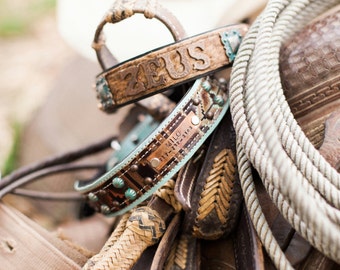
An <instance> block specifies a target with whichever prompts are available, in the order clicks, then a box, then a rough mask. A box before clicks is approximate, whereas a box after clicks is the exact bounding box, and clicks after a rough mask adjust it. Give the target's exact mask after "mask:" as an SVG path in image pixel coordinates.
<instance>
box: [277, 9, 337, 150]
mask: <svg viewBox="0 0 340 270" xmlns="http://www.w3.org/2000/svg"><path fill="white" fill-rule="evenodd" d="M302 41H303V42H302ZM280 72H281V80H282V86H283V88H284V90H285V95H286V97H287V101H288V103H289V105H290V107H291V110H292V112H293V114H294V116H295V118H296V120H297V121H298V123H299V124H300V126H301V128H302V129H303V131H304V132H305V133H306V136H307V137H308V138H309V140H310V141H311V142H312V143H313V144H314V145H315V146H316V147H317V148H318V147H320V145H321V143H322V140H323V137H324V122H325V120H326V118H327V117H328V116H329V115H330V114H331V113H332V112H333V111H334V110H336V109H339V107H340V90H339V89H340V6H338V7H336V9H335V10H332V11H330V12H328V13H326V14H325V15H324V16H322V17H320V18H317V19H316V20H315V21H314V22H313V23H311V24H309V25H308V26H307V27H305V28H304V29H303V30H302V31H300V32H299V33H297V34H296V35H294V37H293V38H292V39H291V40H289V41H287V42H286V43H285V44H284V45H283V46H282V49H281V53H280Z"/></svg>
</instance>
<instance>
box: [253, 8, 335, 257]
mask: <svg viewBox="0 0 340 270" xmlns="http://www.w3.org/2000/svg"><path fill="white" fill-rule="evenodd" d="M301 7H302V8H303V6H301ZM278 23H279V22H278ZM261 42H266V41H265V40H264V37H262V38H261ZM274 47H275V46H274ZM257 48H258V47H256V48H255V52H256V49H257ZM255 52H254V54H255ZM267 55H268V54H267ZM277 57H278V53H277ZM254 59H255V61H256V60H258V59H259V58H258V57H255V56H254ZM277 65H278V64H277ZM269 66H270V65H269ZM255 71H257V70H255ZM277 75H278V74H277ZM255 76H256V75H255ZM268 77H269V78H270V76H268ZM260 87H261V86H260ZM272 89H273V88H272ZM255 97H260V98H261V97H262V96H261V95H258V96H255ZM270 102H272V101H270ZM259 106H261V107H259V108H261V110H263V109H264V108H265V106H264V105H263V104H262V103H261V105H260V104H259ZM265 112H266V113H268V111H265ZM261 116H262V118H260V121H261V120H263V122H265V123H263V124H266V125H267V129H264V134H265V135H267V137H268V138H273V136H275V135H274V134H271V133H270V129H268V125H273V124H274V123H270V121H267V119H266V118H265V117H263V116H264V114H261ZM267 118H268V116H267ZM274 138H275V137H274ZM275 145H277V144H275ZM270 150H271V151H273V150H272V149H270ZM271 154H272V156H275V155H274V154H273V152H272V153H271ZM284 154H285V153H284ZM273 160H274V161H278V162H277V164H276V165H275V167H276V168H282V161H280V160H279V158H275V159H274V158H273ZM307 161H308V160H307ZM289 168H291V165H290V164H289V163H288V166H287V167H286V168H285V169H284V170H282V171H283V172H292V171H291V170H289ZM293 169H294V168H293ZM288 177H294V176H288ZM282 178H283V176H280V178H279V179H282ZM287 179H294V178H287ZM279 183H280V182H279ZM294 183H296V182H294ZM307 184H308V182H307ZM284 187H285V186H284ZM290 187H291V190H290V191H289V190H287V192H288V194H291V192H294V191H296V190H297V191H300V189H299V188H298V187H297V186H295V187H294V186H288V188H290ZM307 187H308V186H307ZM311 187H312V186H310V187H309V189H308V190H307V193H308V192H311V191H314V190H313V189H311ZM295 188H297V189H295ZM307 193H302V192H301V195H300V196H301V197H300V198H301V200H302V202H301V203H297V204H298V206H300V205H301V204H302V206H303V203H306V198H305V197H306V194H307ZM314 194H315V195H314ZM314 194H312V195H313V197H314V201H315V202H318V200H320V198H321V197H320V196H319V194H317V193H315V192H314ZM296 200H298V196H296ZM337 200H338V198H337ZM333 202H334V200H333ZM323 204H324V202H323V201H322V202H321V206H322V207H323V209H320V212H321V213H322V212H324V211H325V212H328V211H332V210H333V209H332V207H328V208H325V206H326V204H324V205H323ZM308 205H310V204H309V203H308V204H306V207H305V209H304V210H301V212H300V214H304V213H305V211H306V210H312V209H313V208H311V207H310V206H308ZM297 209H298V210H299V207H298V208H297ZM336 211H337V210H336ZM337 212H338V211H337ZM337 212H335V213H331V214H329V215H332V214H334V215H335V216H336V215H337V216H338V213H337ZM310 215H311V216H312V217H315V214H314V213H310ZM319 217H320V216H319ZM332 219H333V220H334V219H336V220H335V223H339V222H338V220H339V219H338V217H335V218H332ZM318 220H320V219H316V222H317V221H318ZM320 228H321V229H322V228H324V227H323V225H320ZM337 230H338V229H337V228H335V230H334V231H333V232H334V233H336V232H337ZM325 233H327V231H326V232H325ZM322 235H324V234H322ZM332 239H334V237H331V240H332ZM316 241H317V238H316ZM319 241H320V240H319ZM325 245H329V244H325ZM335 252H337V251H335Z"/></svg>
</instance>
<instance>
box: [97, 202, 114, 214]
mask: <svg viewBox="0 0 340 270" xmlns="http://www.w3.org/2000/svg"><path fill="white" fill-rule="evenodd" d="M100 211H101V212H102V213H103V214H104V215H107V214H109V213H110V212H111V211H110V207H108V206H107V205H105V204H103V205H102V206H100Z"/></svg>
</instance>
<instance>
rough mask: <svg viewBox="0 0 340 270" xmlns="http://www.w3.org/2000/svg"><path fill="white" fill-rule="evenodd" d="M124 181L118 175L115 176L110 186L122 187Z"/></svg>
mask: <svg viewBox="0 0 340 270" xmlns="http://www.w3.org/2000/svg"><path fill="white" fill-rule="evenodd" d="M124 185H125V182H124V180H123V179H122V178H120V177H115V178H113V179H112V186H114V187H115V188H122V187H124Z"/></svg>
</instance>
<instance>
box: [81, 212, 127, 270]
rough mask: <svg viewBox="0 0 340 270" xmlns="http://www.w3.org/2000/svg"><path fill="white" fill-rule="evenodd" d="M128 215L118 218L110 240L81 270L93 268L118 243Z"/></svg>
mask: <svg viewBox="0 0 340 270" xmlns="http://www.w3.org/2000/svg"><path fill="white" fill-rule="evenodd" d="M130 215H131V212H128V213H125V214H124V215H123V216H122V217H121V218H120V220H119V223H118V225H117V226H116V228H115V230H114V231H113V233H112V234H111V236H110V238H109V239H108V240H107V241H106V243H105V245H104V246H103V247H102V249H101V250H100V252H99V253H98V254H96V255H95V256H93V257H92V258H91V259H89V260H88V261H87V263H86V265H85V266H84V267H83V269H91V268H89V267H92V266H94V265H95V264H96V263H97V262H99V261H100V260H102V258H103V256H104V255H103V254H106V253H107V252H108V251H109V250H110V248H111V247H112V246H113V245H114V244H115V243H116V242H117V241H118V239H119V237H120V236H121V235H122V234H123V232H124V230H125V229H126V223H127V221H128V220H129V217H130Z"/></svg>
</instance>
